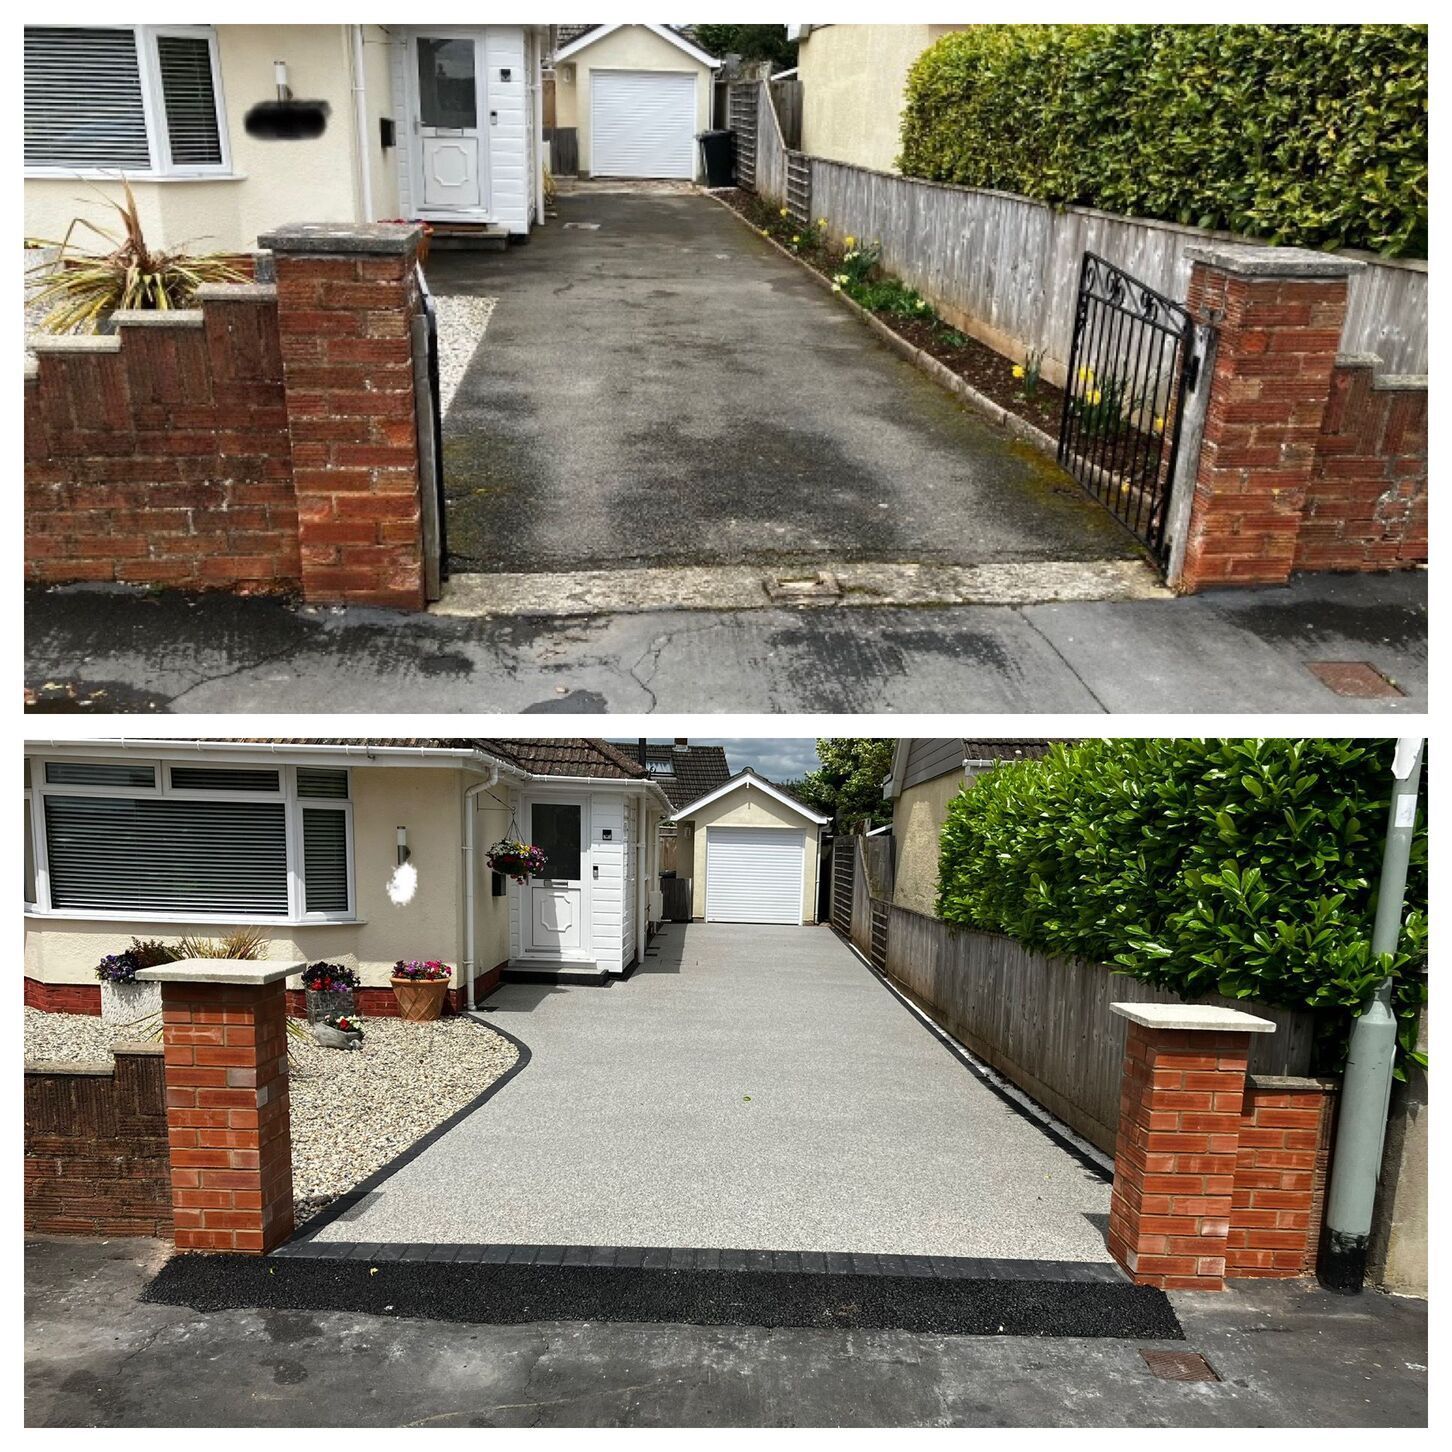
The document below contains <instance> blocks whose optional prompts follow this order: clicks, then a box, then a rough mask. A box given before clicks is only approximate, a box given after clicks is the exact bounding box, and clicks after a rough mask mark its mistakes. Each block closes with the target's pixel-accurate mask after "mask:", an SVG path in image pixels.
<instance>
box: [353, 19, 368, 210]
mask: <svg viewBox="0 0 1452 1452" xmlns="http://www.w3.org/2000/svg"><path fill="white" fill-rule="evenodd" d="M350 28H351V30H352V32H353V140H354V146H355V149H356V151H357V155H358V205H359V207H360V209H361V210H362V213H363V215H362V216H361V217H359V218H358V220H359V221H360V222H372V221H373V220H374V216H373V167H372V166H371V165H370V164H369V160H368V93H367V87H366V84H365V82H364V79H363V77H364V70H363V27H362V26H361V25H354V26H351V27H350Z"/></svg>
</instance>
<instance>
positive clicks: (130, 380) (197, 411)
mask: <svg viewBox="0 0 1452 1452" xmlns="http://www.w3.org/2000/svg"><path fill="white" fill-rule="evenodd" d="M126 316H127V315H123V320H122V322H121V323H120V325H119V326H118V328H117V332H116V335H115V336H112V337H98V338H61V339H56V340H50V341H42V342H41V343H40V344H39V351H38V359H37V365H36V368H35V371H34V373H33V374H28V375H27V377H26V380H25V537H26V550H25V557H26V575H27V578H28V579H30V580H32V581H37V582H45V583H59V582H66V581H77V580H104V581H120V582H124V583H128V584H161V585H177V586H184V587H188V588H225V589H235V590H247V591H254V590H280V589H291V588H295V587H296V586H297V583H298V580H299V577H300V568H299V563H298V547H297V504H296V500H295V498H294V494H293V480H292V458H291V446H290V442H289V439H288V434H287V413H286V410H285V408H284V406H283V397H282V362H281V358H280V356H279V353H278V338H277V308H276V301H275V297H274V291H273V289H271V288H269V287H265V286H259V285H244V284H238V285H236V286H232V287H216V288H209V289H206V290H205V292H204V299H203V301H202V305H201V307H200V308H198V309H196V310H194V311H191V312H188V313H178V314H173V315H171V316H170V317H169V319H168V320H167V321H166V322H161V323H158V322H157V321H155V318H156V316H157V315H155V314H147V315H145V317H146V321H144V322H128V321H126V320H125V319H126ZM57 348H58V350H57Z"/></svg>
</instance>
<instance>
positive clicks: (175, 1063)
mask: <svg viewBox="0 0 1452 1452" xmlns="http://www.w3.org/2000/svg"><path fill="white" fill-rule="evenodd" d="M304 966H305V965H304V964H302V963H300V962H299V963H250V962H239V961H237V960H235V959H213V958H189V959H186V960H185V961H183V962H180V963H166V964H163V965H161V966H160V967H157V968H143V969H142V970H141V972H140V973H138V974H137V977H138V978H141V979H145V980H147V981H149V982H154V983H160V984H161V1017H162V1044H163V1048H164V1050H165V1060H166V1120H167V1136H168V1139H169V1140H170V1144H171V1203H172V1216H173V1219H174V1221H175V1234H176V1246H177V1249H178V1250H233V1251H245V1252H250V1253H253V1254H257V1255H265V1254H266V1253H267V1252H268V1251H269V1250H272V1249H273V1248H274V1247H275V1246H277V1245H280V1244H281V1243H282V1242H283V1241H284V1240H286V1239H287V1237H288V1236H289V1235H291V1234H292V1224H293V1222H292V1131H291V1124H290V1121H289V1111H288V1092H287V1000H286V993H285V980H286V978H287V976H288V974H290V973H297V972H298V971H300V970H301V969H302V968H303V967H304Z"/></svg>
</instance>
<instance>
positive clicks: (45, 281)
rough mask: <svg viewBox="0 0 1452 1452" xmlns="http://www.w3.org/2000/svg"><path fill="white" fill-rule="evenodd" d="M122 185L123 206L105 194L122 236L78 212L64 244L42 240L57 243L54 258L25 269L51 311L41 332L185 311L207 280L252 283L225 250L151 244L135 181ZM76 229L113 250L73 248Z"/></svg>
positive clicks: (84, 329)
mask: <svg viewBox="0 0 1452 1452" xmlns="http://www.w3.org/2000/svg"><path fill="white" fill-rule="evenodd" d="M121 186H122V189H123V190H124V192H125V193H126V200H125V202H124V203H122V202H118V201H116V200H115V199H114V198H112V197H106V196H104V194H103V200H104V201H105V202H106V204H107V205H108V206H111V207H114V208H115V210H116V212H117V214H118V215H119V216H120V218H121V231H120V232H119V233H117V232H110V231H107V229H106V228H104V227H100V226H97V224H96V223H95V222H92V221H91V220H90V219H89V218H87V217H76V218H73V219H72V221H71V224H70V226H69V227H67V228H66V234H65V236H64V237H63V238H62V239H61V240H60V241H59V242H44V243H42V244H41V245H43V246H46V247H58V248H60V255H59V256H58V257H57V258H56V259H55V261H54V262H53V263H43V264H41V266H39V267H33V268H30V269H28V271H27V273H26V275H27V277H38V278H40V279H42V280H41V281H40V284H39V286H38V287H37V288H36V291H35V293H34V294H33V295H32V298H31V301H32V302H33V303H40V304H43V305H45V306H46V307H47V308H48V311H47V312H46V314H45V316H44V317H43V318H42V319H41V323H40V326H41V329H42V330H43V331H44V332H47V333H94V332H95V331H96V330H97V328H99V326H100V325H101V323H102V321H103V320H104V319H106V318H108V317H110V315H111V314H112V313H113V312H117V311H120V310H121V309H123V308H125V309H130V308H137V309H142V310H146V311H159V312H165V311H170V310H172V309H174V308H184V307H186V306H187V305H188V304H189V303H190V302H191V301H192V299H193V297H194V296H195V294H196V290H197V289H198V288H199V287H201V286H202V284H203V283H207V282H246V281H247V280H248V279H247V277H246V276H245V275H244V274H243V273H241V272H239V271H238V270H237V269H236V268H235V267H233V266H232V264H231V263H230V262H229V261H228V260H227V259H226V258H225V257H224V256H222V255H220V254H217V253H207V254H200V255H198V256H192V255H191V254H190V253H188V252H187V251H186V250H185V248H184V247H181V248H177V249H176V250H174V251H171V252H162V251H160V250H159V249H157V248H153V247H151V246H149V245H148V244H147V241H146V237H145V235H144V234H143V232H142V229H141V217H140V214H139V213H138V211H137V209H136V198H135V196H134V195H133V194H132V191H131V185H130V183H129V182H127V181H125V180H124V179H123V180H122V182H121ZM78 227H84V228H87V229H89V230H90V231H91V232H94V233H95V234H96V235H97V236H98V237H101V238H102V239H103V240H104V241H106V242H108V243H109V244H110V250H109V251H106V252H99V251H97V252H85V251H82V250H80V249H79V248H77V247H75V246H73V244H72V242H71V237H72V234H73V233H74V232H75V231H76V229H77V228H78Z"/></svg>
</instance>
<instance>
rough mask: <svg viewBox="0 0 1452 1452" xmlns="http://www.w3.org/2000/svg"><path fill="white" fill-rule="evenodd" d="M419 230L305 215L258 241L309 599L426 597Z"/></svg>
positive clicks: (416, 603)
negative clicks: (418, 369) (269, 294)
mask: <svg viewBox="0 0 1452 1452" xmlns="http://www.w3.org/2000/svg"><path fill="white" fill-rule="evenodd" d="M422 235H423V229H422V228H421V227H417V226H410V225H403V224H400V223H388V222H374V223H369V224H363V223H357V224H349V225H332V224H327V223H313V224H304V225H299V226H292V227H282V228H279V229H278V230H277V231H276V232H269V233H267V234H265V235H264V236H262V237H259V238H258V245H259V246H261V247H266V248H269V249H270V250H271V252H272V253H273V256H274V259H275V264H276V270H277V321H278V331H279V335H280V339H281V345H282V367H283V382H284V389H285V397H286V402H287V419H288V430H289V432H290V434H291V436H292V463H293V481H294V484H295V486H296V490H297V504H298V535H299V540H300V543H301V549H302V582H303V595H304V596H305V598H307V599H308V600H312V601H328V602H339V603H354V604H369V605H389V606H393V607H396V608H399V609H413V610H417V609H421V608H422V607H423V605H424V603H425V602H424V564H423V548H424V546H423V515H422V506H421V501H420V493H419V487H420V473H419V453H418V431H417V426H416V422H415V413H414V372H413V342H412V337H411V329H412V322H413V318H414V316H415V314H417V313H418V311H419V309H420V307H421V306H422V301H421V294H420V292H419V288H418V280H417V275H416V272H415V266H414V264H415V259H416V254H417V251H418V243H419V238H420V237H421V236H422Z"/></svg>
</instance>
